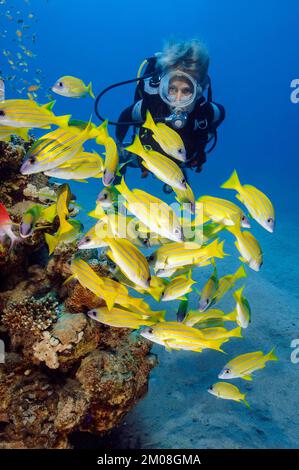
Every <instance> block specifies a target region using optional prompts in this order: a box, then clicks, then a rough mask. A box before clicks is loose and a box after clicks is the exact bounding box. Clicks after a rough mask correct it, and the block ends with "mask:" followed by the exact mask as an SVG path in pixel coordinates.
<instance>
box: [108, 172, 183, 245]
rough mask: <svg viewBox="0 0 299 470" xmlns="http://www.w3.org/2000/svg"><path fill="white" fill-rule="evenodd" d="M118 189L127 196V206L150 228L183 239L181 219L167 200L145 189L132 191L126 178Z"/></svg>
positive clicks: (166, 236)
mask: <svg viewBox="0 0 299 470" xmlns="http://www.w3.org/2000/svg"><path fill="white" fill-rule="evenodd" d="M116 189H117V190H118V191H119V192H120V193H121V195H122V196H123V197H124V198H125V200H126V202H125V206H126V208H127V209H128V210H129V211H130V212H131V213H132V214H133V215H135V217H137V218H138V219H139V220H140V221H141V222H142V223H143V224H144V225H146V226H147V227H148V228H149V229H150V230H152V231H153V232H154V233H157V234H158V235H160V236H162V237H165V238H168V239H170V240H174V241H182V239H183V233H182V227H181V225H180V222H179V219H178V217H177V216H176V214H175V213H174V211H173V210H172V209H171V207H170V206H168V205H167V204H166V203H165V202H163V201H161V200H160V199H158V198H155V197H154V196H152V195H151V194H149V193H146V192H145V191H141V190H136V189H135V190H133V191H130V189H129V188H128V187H127V185H126V184H125V181H124V179H122V181H121V184H119V185H118V186H116Z"/></svg>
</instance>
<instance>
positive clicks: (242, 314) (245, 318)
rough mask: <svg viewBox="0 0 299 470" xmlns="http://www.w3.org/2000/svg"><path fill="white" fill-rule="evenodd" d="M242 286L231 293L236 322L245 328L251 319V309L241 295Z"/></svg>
mask: <svg viewBox="0 0 299 470" xmlns="http://www.w3.org/2000/svg"><path fill="white" fill-rule="evenodd" d="M243 290H244V286H243V287H241V289H238V290H236V291H235V292H234V293H233V297H234V299H235V301H236V322H237V323H238V325H239V326H241V327H242V328H247V327H248V325H249V323H250V319H251V309H250V305H249V302H248V300H247V299H246V298H245V297H244V296H243Z"/></svg>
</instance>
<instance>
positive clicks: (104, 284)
mask: <svg viewBox="0 0 299 470" xmlns="http://www.w3.org/2000/svg"><path fill="white" fill-rule="evenodd" d="M71 272H72V275H71V276H70V277H69V279H68V280H67V282H68V281H69V280H71V279H73V278H75V279H77V281H78V282H79V283H80V284H81V285H82V286H83V287H86V288H87V289H89V290H90V291H91V292H92V293H93V294H95V295H96V296H97V297H100V298H102V299H104V300H105V302H106V305H107V307H108V309H109V310H110V309H111V308H112V307H113V306H114V303H115V300H116V298H117V296H118V295H120V296H125V297H126V296H127V289H126V288H125V287H124V286H122V285H121V284H119V283H118V282H116V281H113V280H112V279H111V280H110V281H111V283H109V284H108V281H107V279H108V278H102V277H101V276H99V275H98V274H97V273H95V271H94V270H93V269H92V268H91V267H90V266H89V264H88V263H86V262H85V261H83V260H82V259H75V260H73V261H72V263H71ZM111 284H112V285H111ZM111 294H113V295H111Z"/></svg>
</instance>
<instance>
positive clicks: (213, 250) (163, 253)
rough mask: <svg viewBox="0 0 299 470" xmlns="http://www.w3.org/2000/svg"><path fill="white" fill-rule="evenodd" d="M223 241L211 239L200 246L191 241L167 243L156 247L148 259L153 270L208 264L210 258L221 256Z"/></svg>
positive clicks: (222, 254)
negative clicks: (206, 243) (207, 243)
mask: <svg viewBox="0 0 299 470" xmlns="http://www.w3.org/2000/svg"><path fill="white" fill-rule="evenodd" d="M223 244H224V242H223V241H222V242H220V243H219V242H218V240H215V241H213V242H212V243H210V244H209V245H205V246H200V245H198V244H197V243H193V242H183V243H168V244H167V245H164V246H161V247H160V248H158V249H157V250H156V251H155V252H154V253H153V254H152V255H150V257H149V259H150V261H151V263H152V264H154V269H155V271H158V270H160V269H163V270H164V269H173V268H179V267H185V266H188V265H194V264H196V265H197V264H201V265H207V264H210V262H211V261H210V259H211V258H223V257H224V256H225V253H224V251H223Z"/></svg>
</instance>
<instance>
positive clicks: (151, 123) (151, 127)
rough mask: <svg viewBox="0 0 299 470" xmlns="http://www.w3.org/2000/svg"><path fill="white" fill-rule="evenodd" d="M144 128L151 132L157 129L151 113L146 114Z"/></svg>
mask: <svg viewBox="0 0 299 470" xmlns="http://www.w3.org/2000/svg"><path fill="white" fill-rule="evenodd" d="M142 127H145V128H146V129H149V130H150V131H154V130H155V128H156V124H155V121H154V120H153V118H152V115H151V113H150V112H149V111H147V112H146V120H145V122H144V123H143V124H142Z"/></svg>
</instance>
